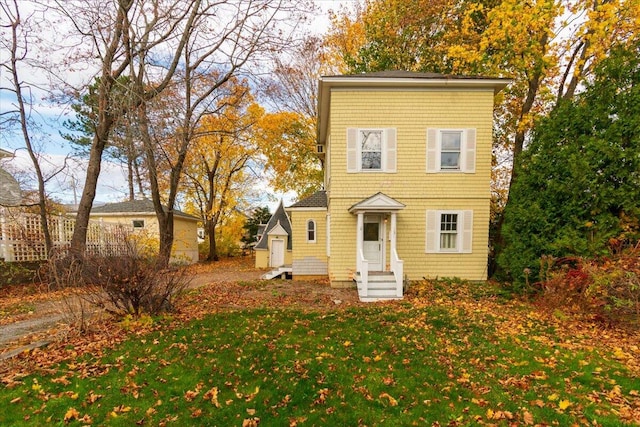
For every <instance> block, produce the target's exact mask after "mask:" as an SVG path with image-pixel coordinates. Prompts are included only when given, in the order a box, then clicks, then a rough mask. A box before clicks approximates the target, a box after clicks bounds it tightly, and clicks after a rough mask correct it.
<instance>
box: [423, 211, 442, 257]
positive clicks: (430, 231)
mask: <svg viewBox="0 0 640 427" xmlns="http://www.w3.org/2000/svg"><path fill="white" fill-rule="evenodd" d="M439 226H440V219H439V217H438V211H427V234H426V243H425V250H424V251H425V253H428V254H433V253H436V252H438V249H439V247H440V243H439V241H438V240H439V239H438V228H439Z"/></svg>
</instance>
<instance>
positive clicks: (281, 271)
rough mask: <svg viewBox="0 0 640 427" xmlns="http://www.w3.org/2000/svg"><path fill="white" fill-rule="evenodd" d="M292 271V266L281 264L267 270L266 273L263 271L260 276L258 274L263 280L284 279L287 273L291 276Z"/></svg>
mask: <svg viewBox="0 0 640 427" xmlns="http://www.w3.org/2000/svg"><path fill="white" fill-rule="evenodd" d="M292 271H293V268H292V267H291V266H290V265H283V266H281V267H278V268H276V269H274V270H271V271H269V272H268V273H264V274H263V275H262V276H260V278H261V279H264V280H271V279H275V278H279V279H286V278H287V275H288V276H291V272H292Z"/></svg>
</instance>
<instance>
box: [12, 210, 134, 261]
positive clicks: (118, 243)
mask: <svg viewBox="0 0 640 427" xmlns="http://www.w3.org/2000/svg"><path fill="white" fill-rule="evenodd" d="M74 226H75V218H70V217H65V216H51V217H49V231H50V233H51V240H52V241H53V249H54V251H56V253H60V252H64V251H67V250H68V249H69V246H70V243H71V236H72V235H73V229H74ZM129 234H130V230H127V229H125V228H124V227H123V226H122V225H119V224H112V223H103V222H102V221H90V222H89V228H88V230H87V246H86V253H87V254H89V255H103V256H108V255H121V254H125V253H127V250H128V245H127V243H126V242H127V236H128V235H129ZM0 259H4V261H5V262H16V261H40V260H46V259H47V257H46V251H45V244H44V234H43V232H42V226H41V224H40V217H39V216H38V215H35V214H26V213H22V212H20V213H12V212H8V211H7V210H0Z"/></svg>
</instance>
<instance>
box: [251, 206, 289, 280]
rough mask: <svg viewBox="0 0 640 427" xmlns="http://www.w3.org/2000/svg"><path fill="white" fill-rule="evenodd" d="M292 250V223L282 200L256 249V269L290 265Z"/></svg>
mask: <svg viewBox="0 0 640 427" xmlns="http://www.w3.org/2000/svg"><path fill="white" fill-rule="evenodd" d="M292 248H293V239H292V235H291V221H290V220H289V216H288V215H287V212H285V210H284V205H283V204H282V200H281V201H280V203H279V204H278V207H277V208H276V210H275V212H274V213H273V215H271V218H270V219H269V222H267V224H266V226H265V227H264V230H263V232H262V236H261V237H260V240H259V241H258V243H256V246H255V248H254V249H255V252H256V268H269V267H271V268H278V267H282V266H284V265H290V264H291V252H292Z"/></svg>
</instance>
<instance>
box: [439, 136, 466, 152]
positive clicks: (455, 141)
mask: <svg viewBox="0 0 640 427" xmlns="http://www.w3.org/2000/svg"><path fill="white" fill-rule="evenodd" d="M461 137H462V135H461V132H442V149H443V150H447V151H460V140H461Z"/></svg>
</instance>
